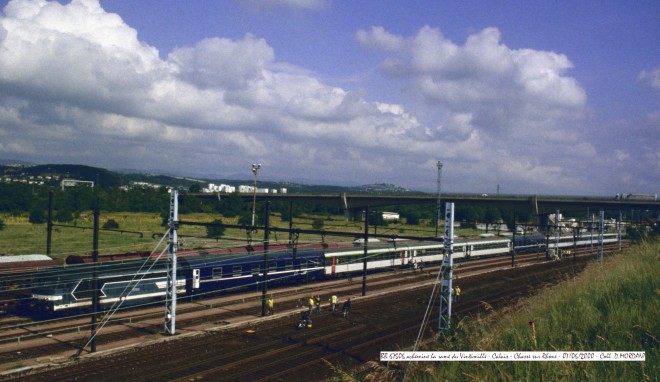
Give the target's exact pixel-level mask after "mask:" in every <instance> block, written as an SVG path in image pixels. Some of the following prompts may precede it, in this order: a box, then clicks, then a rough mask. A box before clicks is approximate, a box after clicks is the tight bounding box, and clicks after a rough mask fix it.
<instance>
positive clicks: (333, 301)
mask: <svg viewBox="0 0 660 382" xmlns="http://www.w3.org/2000/svg"><path fill="white" fill-rule="evenodd" d="M338 301H339V299H338V298H337V295H336V294H333V295H332V297H330V303H331V304H332V311H333V312H336V311H337V302H338Z"/></svg>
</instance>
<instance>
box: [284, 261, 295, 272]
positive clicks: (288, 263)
mask: <svg viewBox="0 0 660 382" xmlns="http://www.w3.org/2000/svg"><path fill="white" fill-rule="evenodd" d="M284 269H285V270H291V269H293V261H291V260H287V261H286V262H285V263H284Z"/></svg>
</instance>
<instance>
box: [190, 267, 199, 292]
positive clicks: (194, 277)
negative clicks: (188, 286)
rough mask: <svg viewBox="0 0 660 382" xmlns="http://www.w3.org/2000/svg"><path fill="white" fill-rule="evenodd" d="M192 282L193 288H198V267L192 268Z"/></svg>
mask: <svg viewBox="0 0 660 382" xmlns="http://www.w3.org/2000/svg"><path fill="white" fill-rule="evenodd" d="M192 284H193V289H199V269H193V272H192Z"/></svg>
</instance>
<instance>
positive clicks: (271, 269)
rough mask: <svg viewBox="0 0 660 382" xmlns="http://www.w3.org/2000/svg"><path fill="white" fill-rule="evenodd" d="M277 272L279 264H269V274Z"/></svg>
mask: <svg viewBox="0 0 660 382" xmlns="http://www.w3.org/2000/svg"><path fill="white" fill-rule="evenodd" d="M275 271H277V263H276V262H275V261H270V262H268V272H275Z"/></svg>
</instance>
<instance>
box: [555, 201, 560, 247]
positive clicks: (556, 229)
mask: <svg viewBox="0 0 660 382" xmlns="http://www.w3.org/2000/svg"><path fill="white" fill-rule="evenodd" d="M555 255H556V256H557V257H558V258H561V255H560V251H559V210H557V212H555Z"/></svg>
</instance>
